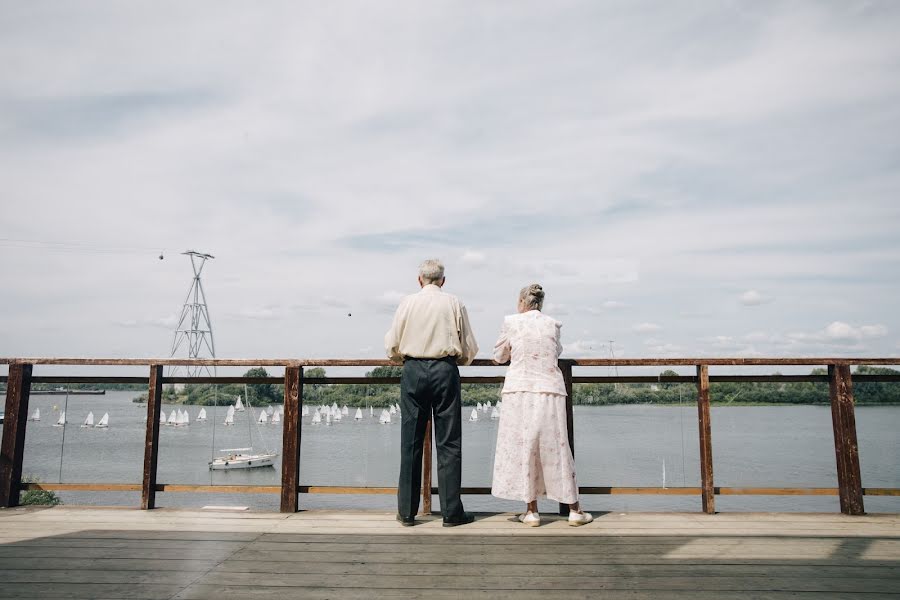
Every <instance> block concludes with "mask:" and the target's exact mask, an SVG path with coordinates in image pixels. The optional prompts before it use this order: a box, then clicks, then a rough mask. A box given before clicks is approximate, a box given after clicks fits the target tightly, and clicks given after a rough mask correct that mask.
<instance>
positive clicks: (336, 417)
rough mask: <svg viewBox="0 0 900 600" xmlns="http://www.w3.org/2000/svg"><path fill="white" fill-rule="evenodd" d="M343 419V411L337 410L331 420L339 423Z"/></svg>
mask: <svg viewBox="0 0 900 600" xmlns="http://www.w3.org/2000/svg"><path fill="white" fill-rule="evenodd" d="M343 418H344V415H343V414H342V413H341V411H340V410H336V411H334V416H333V417H332V418H331V420H332V421H334V422H335V423H338V422H340V420H341V419H343Z"/></svg>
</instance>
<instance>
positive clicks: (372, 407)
mask: <svg viewBox="0 0 900 600" xmlns="http://www.w3.org/2000/svg"><path fill="white" fill-rule="evenodd" d="M369 416H370V417H374V416H375V407H374V406H370V407H369Z"/></svg>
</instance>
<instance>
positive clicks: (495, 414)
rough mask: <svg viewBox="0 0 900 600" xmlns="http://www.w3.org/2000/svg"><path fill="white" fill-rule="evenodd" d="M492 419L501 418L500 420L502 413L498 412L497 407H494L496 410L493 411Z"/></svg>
mask: <svg viewBox="0 0 900 600" xmlns="http://www.w3.org/2000/svg"><path fill="white" fill-rule="evenodd" d="M491 418H492V419H499V418H500V411H499V410H497V407H496V406H495V407H494V410H492V411H491Z"/></svg>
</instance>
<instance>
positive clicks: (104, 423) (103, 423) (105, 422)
mask: <svg viewBox="0 0 900 600" xmlns="http://www.w3.org/2000/svg"><path fill="white" fill-rule="evenodd" d="M94 427H98V428H100V429H109V413H103V416H102V417H100V421H99V422H98V423H97V424H96V425H94Z"/></svg>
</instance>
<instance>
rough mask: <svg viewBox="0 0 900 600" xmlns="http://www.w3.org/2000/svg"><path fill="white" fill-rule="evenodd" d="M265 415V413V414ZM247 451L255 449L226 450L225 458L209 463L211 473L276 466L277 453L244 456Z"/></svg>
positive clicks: (221, 457)
mask: <svg viewBox="0 0 900 600" xmlns="http://www.w3.org/2000/svg"><path fill="white" fill-rule="evenodd" d="M263 414H265V413H263ZM245 450H253V448H225V449H222V450H220V452H228V454H226V455H225V456H217V457H216V458H214V459H213V460H211V461H210V463H209V469H210V471H226V470H231V469H256V468H259V467H272V466H274V465H275V458H276V457H277V456H278V453H277V452H266V453H264V454H244V453H243V452H244V451H245Z"/></svg>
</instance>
